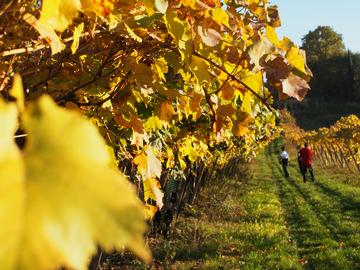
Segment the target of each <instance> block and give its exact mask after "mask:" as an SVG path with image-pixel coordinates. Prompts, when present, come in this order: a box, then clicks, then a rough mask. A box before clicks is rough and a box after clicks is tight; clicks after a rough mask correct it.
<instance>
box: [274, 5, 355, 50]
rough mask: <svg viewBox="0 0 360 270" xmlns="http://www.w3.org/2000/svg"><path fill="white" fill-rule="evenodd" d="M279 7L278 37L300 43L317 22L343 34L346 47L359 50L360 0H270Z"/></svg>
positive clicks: (317, 24)
mask: <svg viewBox="0 0 360 270" xmlns="http://www.w3.org/2000/svg"><path fill="white" fill-rule="evenodd" d="M270 3H271V4H274V5H277V6H278V8H279V11H280V18H281V23H282V26H281V27H280V28H278V29H277V33H278V34H279V36H280V37H283V36H287V37H289V38H290V39H291V40H292V41H294V42H295V43H296V44H298V45H299V46H300V45H301V38H302V37H303V36H304V35H306V34H307V33H308V32H309V31H310V30H314V29H315V28H316V27H317V26H319V25H322V26H324V25H328V26H331V27H332V28H333V29H334V30H335V32H337V33H339V34H342V37H343V41H344V43H345V46H346V48H347V49H350V50H351V51H353V52H359V53H360V0H342V1H335V0H270Z"/></svg>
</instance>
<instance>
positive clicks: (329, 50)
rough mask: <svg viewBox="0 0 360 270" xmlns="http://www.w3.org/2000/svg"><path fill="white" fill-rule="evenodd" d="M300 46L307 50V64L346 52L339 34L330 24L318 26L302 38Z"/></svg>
mask: <svg viewBox="0 0 360 270" xmlns="http://www.w3.org/2000/svg"><path fill="white" fill-rule="evenodd" d="M302 42H303V43H302V47H303V49H304V50H305V51H306V52H307V59H308V62H309V64H310V65H311V64H314V63H315V62H318V61H319V60H326V59H329V58H332V57H335V56H341V55H344V54H345V53H346V50H345V45H344V42H343V40H342V36H341V34H338V33H336V32H335V31H334V30H333V29H332V28H331V27H330V26H318V27H317V28H316V29H315V30H314V31H309V33H307V34H306V35H305V36H304V37H303V38H302Z"/></svg>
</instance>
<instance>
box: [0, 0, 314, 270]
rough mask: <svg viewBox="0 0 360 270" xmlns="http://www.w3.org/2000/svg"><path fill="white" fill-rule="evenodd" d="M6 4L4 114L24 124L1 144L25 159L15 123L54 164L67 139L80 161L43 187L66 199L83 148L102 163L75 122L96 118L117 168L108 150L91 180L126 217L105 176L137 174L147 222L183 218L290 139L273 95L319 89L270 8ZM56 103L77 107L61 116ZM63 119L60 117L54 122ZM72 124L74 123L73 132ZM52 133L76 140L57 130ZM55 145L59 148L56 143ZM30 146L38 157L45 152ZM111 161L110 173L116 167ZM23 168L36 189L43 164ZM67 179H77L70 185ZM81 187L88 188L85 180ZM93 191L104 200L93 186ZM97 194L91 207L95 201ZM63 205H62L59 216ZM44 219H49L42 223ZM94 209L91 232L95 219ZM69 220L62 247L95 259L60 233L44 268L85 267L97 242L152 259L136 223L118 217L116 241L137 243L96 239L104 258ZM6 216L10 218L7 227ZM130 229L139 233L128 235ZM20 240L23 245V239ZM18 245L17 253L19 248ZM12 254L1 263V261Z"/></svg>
mask: <svg viewBox="0 0 360 270" xmlns="http://www.w3.org/2000/svg"><path fill="white" fill-rule="evenodd" d="M0 7H1V12H0V33H1V34H0V58H1V65H0V95H1V96H2V99H4V100H6V101H7V103H8V104H6V105H4V106H3V107H4V109H3V110H2V111H1V114H0V117H3V118H4V119H7V121H10V122H11V123H13V122H14V121H15V119H16V117H14V115H17V116H18V119H19V123H18V124H12V125H10V126H9V127H7V126H6V125H5V126H4V127H3V126H2V127H1V129H4V132H2V131H1V132H2V133H0V135H1V136H0V142H1V143H3V141H4V144H6V145H8V144H9V145H10V144H11V145H12V148H11V151H12V152H13V153H17V151H18V149H16V147H15V146H14V145H13V141H11V139H10V138H9V134H10V135H11V134H12V135H14V133H15V130H14V128H10V127H13V126H17V127H18V131H17V133H21V134H20V136H28V137H26V138H27V139H26V142H25V149H24V152H25V153H27V151H30V150H28V149H29V147H31V146H32V142H34V140H35V141H40V139H39V138H43V140H44V146H43V145H42V144H40V143H39V145H40V146H42V147H44V149H45V150H46V149H47V151H49V155H55V153H51V151H50V150H51V149H60V148H59V147H60V145H61V144H60V142H63V143H64V145H65V146H66V147H68V148H66V149H67V151H60V150H59V151H60V152H59V153H60V154H61V155H60V156H59V157H58V158H59V159H63V160H65V161H67V162H68V163H62V162H59V163H56V162H55V161H52V163H50V164H48V166H49V168H53V169H54V170H50V169H49V172H48V173H49V174H48V175H49V177H50V176H51V179H54V180H53V181H54V183H53V184H52V185H53V186H51V185H49V186H46V187H44V186H42V185H44V183H43V182H40V183H38V185H39V186H41V187H42V190H43V191H44V192H45V191H46V190H47V188H48V189H50V188H52V187H53V188H54V190H55V189H56V188H57V187H62V185H60V184H63V183H62V182H59V181H60V180H61V181H63V180H64V179H66V181H70V178H69V177H70V176H69V175H68V174H66V173H65V171H67V172H68V168H67V167H71V168H73V169H76V170H75V171H74V179H73V180H74V181H75V182H76V181H78V179H76V178H77V176H78V177H80V176H81V171H84V170H88V169H87V168H86V166H85V167H84V164H83V163H81V162H78V161H76V159H75V158H73V157H74V156H72V154H73V155H75V156H77V157H78V158H79V159H83V161H84V162H85V161H87V157H86V156H85V155H81V154H80V153H81V149H80V148H79V147H80V146H82V145H84V147H85V146H86V147H89V149H87V150H88V151H89V153H92V154H91V156H90V157H91V159H92V160H91V161H96V160H97V157H96V155H93V153H94V151H96V150H92V146H91V144H90V143H89V144H87V143H85V142H87V141H86V140H85V138H86V137H87V136H88V134H87V132H88V127H87V125H86V124H83V122H82V121H85V120H84V119H83V118H81V120H80V118H78V115H77V114H81V115H82V116H83V117H84V118H87V119H89V120H88V121H90V122H92V124H93V125H95V126H96V127H97V128H98V131H99V132H100V134H101V135H102V137H103V139H99V138H97V136H95V135H93V137H91V138H94V139H93V143H94V144H95V145H97V147H98V148H96V149H100V148H101V147H102V146H100V145H103V148H104V149H107V153H108V155H109V156H108V157H107V158H105V154H104V158H103V160H102V161H101V162H100V163H101V164H100V165H101V166H100V167H96V163H97V162H90V163H89V167H90V166H93V168H89V171H92V172H94V173H93V174H92V175H93V177H92V176H91V174H89V172H86V175H89V177H90V178H91V179H92V180H91V181H89V182H91V183H93V182H94V183H96V182H97V183H98V184H97V185H98V188H99V192H100V191H101V192H103V193H101V194H102V195H101V196H100V195H99V197H96V196H95V195H94V196H95V197H96V198H97V200H99V205H101V207H103V208H102V209H103V210H104V211H105V212H106V213H108V212H109V211H110V212H111V211H115V212H116V211H117V210H119V209H120V210H121V208H116V207H115V206H114V205H111V202H108V201H107V200H105V199H104V198H105V197H106V193H107V192H108V194H112V189H113V188H114V185H115V186H116V184H115V183H113V182H111V183H110V184H109V186H106V182H103V181H102V180H101V178H99V177H100V175H99V174H98V173H95V171H96V168H98V170H100V169H101V170H104V171H106V174H104V177H105V175H107V174H108V175H112V176H111V177H114V176H113V175H114V174H113V173H114V172H113V171H114V170H116V169H115V168H116V167H118V169H119V170H121V171H122V172H123V174H125V175H127V176H128V179H129V180H130V181H131V182H132V183H134V184H135V187H136V188H137V195H138V196H139V197H140V199H141V200H142V201H143V205H144V207H143V213H142V214H143V216H145V217H147V218H148V219H151V218H152V217H153V216H154V215H155V214H156V213H160V212H159V210H160V209H163V210H162V211H167V209H169V208H171V209H172V210H174V211H175V212H177V213H178V211H179V209H180V208H181V207H182V205H183V204H184V203H185V202H190V201H192V200H193V199H194V198H195V197H196V195H197V194H198V192H199V191H200V189H201V187H202V186H203V185H204V183H205V182H208V181H211V179H214V178H217V177H220V175H221V174H222V173H225V172H226V173H229V172H231V173H236V167H237V166H236V164H237V162H238V161H239V160H248V159H251V158H252V157H254V156H255V155H256V153H257V152H258V151H259V150H260V149H262V148H263V147H265V146H266V145H267V144H268V143H269V142H270V141H271V140H272V139H274V138H275V137H276V136H277V135H278V133H279V130H278V128H277V127H276V125H275V120H276V116H277V112H276V110H274V109H273V107H272V102H273V96H275V95H279V96H280V97H281V98H287V97H293V98H296V99H298V100H302V99H303V98H304V96H305V95H306V93H307V91H308V89H309V86H308V84H307V82H308V81H309V79H310V78H311V76H312V74H311V71H310V70H309V69H308V67H307V65H306V61H305V56H304V52H303V51H302V50H300V49H299V48H298V47H297V46H296V45H295V44H294V43H293V42H291V41H290V40H289V39H288V38H286V37H285V38H283V39H279V38H278V36H277V34H276V31H275V30H276V28H277V27H279V26H280V18H279V14H278V11H277V7H276V6H273V5H271V4H270V3H269V2H268V1H267V0H260V1H259V0H256V1H255V0H246V1H233V0H225V1H219V0H206V1H205V0H201V1H200V0H170V1H167V0H137V1H124V0H104V1H97V0H81V1H79V0H67V1H65V0H56V1H52V0H42V1H38V0H24V1H14V0H8V1H5V2H4V3H3V4H1V6H0ZM44 95H45V97H43V96H44ZM46 96H50V97H51V99H52V100H54V101H55V102H56V103H57V104H58V106H61V107H63V108H65V110H64V111H62V110H63V109H61V110H60V109H59V108H57V107H56V106H55V105H54V104H53V103H52V102H50V101H49V98H48V97H46ZM44 100H45V101H44ZM14 101H16V104H17V113H12V114H11V115H10V113H8V111H9V110H13V109H8V106H11V107H12V108H14V104H13V103H14ZM9 108H10V107H9ZM57 110H60V111H59V113H58V117H59V119H56V118H54V117H53V115H54V114H52V111H54V112H57ZM74 111H75V112H76V113H75V112H74ZM60 112H61V113H60ZM72 117H73V119H74V120H73V121H74V122H77V123H79V126H81V127H83V126H84V128H76V126H74V125H71V124H70V123H71V122H72V120H69V122H66V121H65V120H66V119H72ZM26 119H28V120H26ZM39 119H40V120H39ZM37 121H42V122H41V123H47V127H46V125H45V124H44V125H43V126H44V128H43V130H42V131H41V130H37V129H34V128H33V125H34V124H32V123H36V122H37ZM64 121H65V122H64ZM29 123H30V124H29ZM64 123H69V126H68V127H67V128H66V125H65V124H64ZM52 126H53V128H54V130H55V129H56V130H57V131H58V132H59V133H60V134H61V135H63V136H64V137H59V134H55V133H54V132H52V129H51V127H52ZM85 127H86V128H85ZM7 128H8V129H7ZM70 129H72V130H70ZM34 130H35V131H34ZM89 130H90V128H89ZM41 132H43V133H44V134H45V133H48V134H49V135H48V137H46V136H45V135H43V136H40V135H41ZM90 132H91V134H92V132H93V131H90ZM65 137H67V138H65ZM81 137H83V138H84V141H83V142H82V140H81ZM96 138H97V139H96ZM65 139H68V141H66V143H65ZM98 140H99V141H100V142H98ZM102 140H105V143H104V142H103V141H102ZM48 141H49V143H48ZM56 141H59V147H56V144H54V145H53V143H55V142H56ZM71 141H72V143H73V144H71V143H70V142H71ZM45 142H46V143H45ZM50 142H51V143H50ZM89 142H90V141H89ZM105 145H106V146H105ZM50 146H51V147H50ZM77 146H78V147H77ZM47 147H49V149H50V150H49V149H48V148H47ZM4 149H5V148H4ZM31 149H32V150H33V151H34V153H35V154H34V155H35V156H36V151H35V150H34V149H35V148H34V147H33V148H31ZM74 149H77V150H76V151H75V150H74ZM94 149H95V148H94ZM63 150H65V149H63ZM4 151H5V150H2V148H1V150H0V175H1V173H5V174H4V175H8V173H9V172H8V171H5V165H6V164H7V162H8V159H7V156H6V155H5V154H6V153H5V152H4ZM39 151H40V150H39ZM57 151H58V150H57ZM56 153H57V152H56ZM85 153H86V152H85ZM14 155H15V156H16V155H17V154H14ZM70 156H71V158H70ZM108 159H110V160H112V162H110V161H109V160H108ZM38 160H39V162H40V164H45V163H46V162H48V157H47V156H46V155H40V156H39V157H38ZM50 160H51V159H50ZM104 160H107V161H109V162H105V161H104ZM19 162H20V161H19ZM105 163H106V164H107V163H108V164H107V165H108V166H109V168H110V169H109V171H108V169H106V170H105V169H104V166H105V165H106V164H105ZM4 164H5V165H4ZM19 164H25V165H24V166H25V169H24V172H25V173H24V175H25V176H24V175H23V176H19V177H20V178H21V179H22V180H21V181H25V182H27V181H32V180H33V178H32V174H31V173H29V172H32V167H31V166H30V165H31V164H33V163H32V162H30V163H27V159H26V155H25V161H21V162H20V163H19ZM26 164H30V165H26ZM91 164H92V165H91ZM35 165H36V164H35ZM19 166H20V165H19ZM21 166H23V165H21ZM90 169H91V170H90ZM61 170H64V175H66V177H65V176H64V178H62V177H63V175H62V174H61V173H59V172H60V171H61ZM3 171H4V172H3ZM54 172H56V173H54ZM75 172H76V176H75ZM84 175H85V173H84ZM111 177H110V179H113V178H111ZM20 178H19V179H20ZM80 178H81V177H80ZM120 178H123V177H121V174H120ZM1 179H3V177H1ZM81 179H83V178H81ZM19 181H20V180H19ZM109 181H110V180H109ZM111 181H112V180H111ZM35 182H36V181H35ZM79 183H82V182H81V181H79ZM94 185H95V184H94ZM102 185H104V186H105V187H102ZM35 187H36V185H35ZM77 187H78V189H79V192H81V187H80V184H78V186H77ZM100 187H101V188H100ZM85 190H87V189H85ZM89 190H93V192H96V188H95V186H91V189H90V188H89ZM106 190H108V191H106ZM87 191H88V190H87ZM164 191H165V194H164ZM1 192H4V191H2V190H1ZM64 192H65V193H66V192H70V191H66V190H64ZM124 192H125V191H124ZM125 193H126V192H125ZM49 194H51V193H49ZM85 194H86V193H85ZM114 194H115V193H114ZM126 194H127V193H126ZM0 195H1V194H0ZM64 195H65V197H67V196H66V195H67V194H64ZM70 195H71V194H69V196H70ZM72 195H73V194H72ZM41 196H42V195H41V194H39V197H40V198H41ZM86 196H87V197H86V198H87V199H86V201H89V199H90V198H92V197H91V196H93V195H91V194H90V193H89V194H88V195H86ZM129 196H130V195H129ZM164 196H165V197H164ZM130 197H131V196H130ZM130 197H129V198H130ZM70 198H71V200H73V199H75V198H74V197H72V196H70ZM64 200H65V199H64ZM64 200H61V199H59V202H58V204H59V205H60V207H61V205H62V204H64V203H65V202H64ZM104 200H105V201H106V203H105V201H104ZM129 200H130V201H131V202H132V203H133V204H131V205H130V206H128V207H129V208H126V209H128V210H126V211H125V212H124V213H125V214H129V212H131V211H129V209H130V208H131V207H134V209H135V210H134V214H133V215H131V214H130V216H131V217H132V219H129V222H130V221H134V224H137V223H136V222H138V214H136V213H138V212H137V211H138V206H137V203H136V202H135V201H133V200H132V199H129ZM95 201H96V200H95ZM95 201H94V203H95ZM0 203H1V204H6V203H8V202H2V201H0ZM28 203H29V204H31V201H29V202H28ZM119 203H120V202H119ZM124 205H126V204H124ZM88 207H91V206H88ZM101 207H99V209H101ZM83 208H84V209H79V211H80V210H81V211H82V210H84V211H85V210H86V208H87V206H86V205H85V204H84V205H83ZM26 209H27V208H26ZM116 209H117V210H116ZM120 210H119V211H120ZM24 211H25V210H24ZM81 211H80V212H81ZM99 211H100V210H99ZM121 211H122V210H121ZM121 211H120V214H121ZM25 212H26V211H25ZM65 212H66V211H65V210H64V213H65ZM85 212H86V211H85ZM46 213H47V212H46V211H45V210H44V219H46V218H45V217H46ZM86 213H87V212H86ZM91 213H92V212H91V211H90V213H89V214H88V215H85V216H86V217H87V218H84V220H82V222H85V221H86V222H89V220H91ZM48 214H49V213H48ZM49 215H50V214H49ZM69 216H72V215H70V214H69V213H68V212H66V215H65V214H64V216H63V219H61V220H58V222H59V223H61V222H63V225H64V224H65V223H66V224H67V226H65V225H64V227H62V228H63V231H62V234H61V235H63V236H64V239H65V240H61V241H63V242H61V241H60V240H59V239H58V241H60V242H61V243H62V244H63V245H62V248H65V247H66V248H68V250H72V248H74V249H75V250H77V251H78V250H79V249H80V248H83V249H84V250H86V252H85V251H84V252H83V253H81V254H82V256H81V258H82V259H81V260H80V261H77V258H70V257H71V256H70V255H69V254H67V253H64V254H65V255H64V254H63V255H61V256H60V255H59V254H60V253H61V252H62V249H61V248H60V247H59V246H57V244H58V245H60V244H59V243H60V242H57V243H55V240H56V239H54V235H53V236H51V237H49V239H50V240H49V242H48V243H42V244H43V247H44V250H47V249H48V248H45V246H50V247H57V248H58V249H57V248H54V249H49V250H52V252H53V254H54V258H56V260H55V259H53V260H52V262H51V259H49V261H48V260H46V259H44V260H43V261H41V260H40V261H38V262H37V263H36V264H33V267H34V269H44V268H46V269H49V268H54V267H57V266H59V265H64V266H67V267H74V268H82V267H84V264H85V263H86V259H87V258H88V256H90V255H91V254H93V253H94V248H93V247H94V244H93V242H96V243H98V242H99V243H100V245H101V246H102V247H104V248H105V249H110V248H111V247H115V248H119V246H120V243H122V244H123V245H126V246H128V247H129V248H131V249H132V250H134V251H135V252H138V254H139V255H140V256H142V257H143V258H144V259H148V254H147V252H146V251H144V249H143V248H140V247H141V246H142V244H141V241H140V240H139V241H138V242H136V243H138V244H137V245H135V244H132V243H133V242H131V241H129V239H132V238H136V239H139V235H141V233H142V232H143V228H142V227H141V226H140V225H139V226H138V228H137V229H136V228H134V230H131V229H129V228H128V227H127V224H123V223H121V222H120V223H119V222H118V220H113V221H111V222H113V224H114V227H111V228H112V229H113V230H114V231H113V233H114V234H116V235H119V237H120V238H121V236H122V237H123V238H124V239H125V240H126V239H127V240H126V241H125V240H124V241H123V242H121V241H120V242H112V241H110V240H109V239H102V238H101V237H100V236H99V237H98V235H97V234H96V237H95V236H93V237H90V238H91V240H88V243H89V245H90V243H91V245H90V246H91V247H92V248H84V247H80V246H76V247H74V243H72V242H71V240H70V238H66V236H68V235H67V234H66V233H65V232H67V231H68V230H70V229H69V228H70V227H71V226H72V225H73V223H71V222H70V221H69V220H68V217H69ZM125 216H126V215H125ZM5 218H7V217H5V216H4V217H3V216H0V221H2V220H3V219H5ZM104 219H105V217H104ZM114 219H116V215H115V217H114ZM125 219H127V218H125ZM109 222H110V221H109ZM75 223H76V222H75ZM44 224H45V223H44ZM44 224H42V225H44ZM54 224H55V223H53V225H54ZM45 225H48V223H46V224H45ZM45 225H44V226H45ZM54 226H55V225H54ZM122 226H124V227H122ZM71 228H72V227H71ZM124 228H128V229H129V230H125V231H122V233H120V232H119V231H121V230H124ZM90 231H91V230H90V229H89V233H90ZM2 233H4V232H2V231H1V230H0V235H1V234H2ZM38 233H39V232H38ZM40 233H43V231H41V230H40ZM94 234H95V233H94ZM130 236H131V237H130ZM104 237H106V236H104ZM84 238H85V236H84ZM90 238H89V239H90ZM19 239H22V240H23V239H24V234H20V236H19ZM44 239H45V237H44ZM66 239H67V240H66ZM19 241H20V240H19ZM79 241H80V240H79ZM12 246H13V247H14V246H15V247H16V243H12ZM84 246H86V245H85V244H84ZM32 248H33V249H32ZM34 249H35V247H31V246H30V247H29V249H28V250H27V251H25V252H28V253H26V254H25V255H24V256H25V258H26V260H30V259H29V258H32V257H31V254H33V253H34V252H35V251H34ZM14 250H16V248H14ZM0 251H1V247H0ZM12 251H13V250H11V251H10V252H12ZM32 252H33V253H32ZM0 253H2V252H0ZM35 253H36V252H35ZM14 254H15V253H12V256H8V257H11V258H12V259H11V260H10V261H9V262H8V264H7V265H9V267H7V268H8V269H14V268H18V267H20V268H21V267H23V269H25V268H26V266H28V265H27V263H28V261H26V260H25V259H24V263H23V264H21V265H20V266H18V265H16V264H15V261H19V260H20V261H22V260H23V259H22V258H17V257H16V255H14ZM16 254H17V253H16ZM35 255H36V254H35ZM58 255H59V256H58ZM2 258H3V257H1V255H0V264H1V262H2V260H3V259H2ZM33 258H37V256H33ZM3 265H4V264H3ZM5 268H6V267H5Z"/></svg>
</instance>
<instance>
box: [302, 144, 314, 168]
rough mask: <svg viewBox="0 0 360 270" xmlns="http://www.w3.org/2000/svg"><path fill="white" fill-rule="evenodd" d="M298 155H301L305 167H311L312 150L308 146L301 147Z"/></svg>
mask: <svg viewBox="0 0 360 270" xmlns="http://www.w3.org/2000/svg"><path fill="white" fill-rule="evenodd" d="M300 156H301V160H302V163H303V164H304V165H305V166H306V167H311V166H312V157H313V152H312V150H311V149H310V148H302V149H301V150H300Z"/></svg>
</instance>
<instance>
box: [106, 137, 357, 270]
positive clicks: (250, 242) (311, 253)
mask: <svg viewBox="0 0 360 270" xmlns="http://www.w3.org/2000/svg"><path fill="white" fill-rule="evenodd" d="M279 148H280V145H279V142H278V143H274V144H272V145H271V146H270V147H269V148H268V149H267V150H266V151H265V152H264V153H263V154H262V155H260V156H259V157H258V158H257V161H256V162H254V163H253V164H252V165H251V168H250V171H251V174H252V175H251V177H250V178H246V177H245V178H244V177H240V178H241V179H233V180H229V181H228V183H226V184H224V185H220V186H210V187H208V189H207V190H206V191H205V192H203V195H202V197H200V198H199V199H198V201H197V206H196V207H195V208H191V207H189V209H187V211H185V213H184V215H182V216H181V217H180V219H179V220H178V222H177V223H176V224H175V226H174V228H173V229H172V230H171V234H170V236H169V238H168V239H163V238H156V239H153V240H152V242H151V243H150V245H151V247H152V250H153V255H154V264H153V265H152V266H145V265H143V264H142V263H140V262H139V261H136V260H133V261H130V263H129V262H127V263H126V264H122V263H119V262H118V264H116V263H114V261H113V260H110V262H108V263H107V264H105V265H104V266H103V269H179V270H181V269H193V270H195V269H229V270H235V269H249V270H257V269H259V270H262V269H316V270H321V269H324V270H325V269H326V270H331V269H336V270H337V269H339V270H340V269H341V270H343V269H344V270H352V269H354V270H355V269H360V183H355V182H354V183H347V181H348V179H347V177H348V176H346V175H343V174H340V173H337V172H336V171H335V172H334V171H331V172H330V171H327V170H322V169H320V168H318V167H316V168H315V176H316V182H315V183H313V182H306V183H303V182H302V179H301V176H300V174H299V172H298V169H297V164H294V163H295V162H291V163H290V167H289V172H290V177H289V178H285V177H283V175H282V170H281V166H280V164H279V162H278V154H276V153H277V152H278V149H279Z"/></svg>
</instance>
